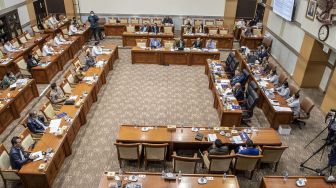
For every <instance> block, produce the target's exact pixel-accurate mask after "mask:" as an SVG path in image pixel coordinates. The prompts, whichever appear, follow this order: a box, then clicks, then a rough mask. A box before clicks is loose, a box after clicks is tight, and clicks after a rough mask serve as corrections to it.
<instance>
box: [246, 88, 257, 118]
mask: <svg viewBox="0 0 336 188" xmlns="http://www.w3.org/2000/svg"><path fill="white" fill-rule="evenodd" d="M258 100H259V95H258V93H257V92H255V91H254V90H252V91H249V95H248V97H247V102H246V108H247V110H248V112H247V113H248V115H249V117H252V116H253V109H254V107H255V106H256V104H257V102H258Z"/></svg>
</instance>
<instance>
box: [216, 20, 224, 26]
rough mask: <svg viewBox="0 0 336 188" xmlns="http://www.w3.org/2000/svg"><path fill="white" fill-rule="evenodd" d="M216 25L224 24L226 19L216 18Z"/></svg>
mask: <svg viewBox="0 0 336 188" xmlns="http://www.w3.org/2000/svg"><path fill="white" fill-rule="evenodd" d="M215 22H216V25H217V26H224V20H223V19H216V21H215Z"/></svg>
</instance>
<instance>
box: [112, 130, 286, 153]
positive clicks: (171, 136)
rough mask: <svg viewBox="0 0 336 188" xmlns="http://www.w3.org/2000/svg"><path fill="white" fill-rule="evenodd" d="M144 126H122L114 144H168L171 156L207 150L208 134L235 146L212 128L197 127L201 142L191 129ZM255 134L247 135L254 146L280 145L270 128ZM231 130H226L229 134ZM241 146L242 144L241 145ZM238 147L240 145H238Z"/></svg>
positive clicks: (274, 132) (278, 139) (278, 138)
mask: <svg viewBox="0 0 336 188" xmlns="http://www.w3.org/2000/svg"><path fill="white" fill-rule="evenodd" d="M142 127H145V126H136V125H122V126H120V128H119V133H118V137H117V139H116V142H124V143H168V144H169V153H168V154H169V156H171V155H172V154H173V151H175V150H177V149H194V150H199V149H202V150H205V149H208V148H209V147H210V146H211V145H212V144H213V142H210V141H208V139H207V136H208V134H216V136H217V138H218V139H221V140H222V142H223V144H225V145H231V144H233V145H237V144H236V143H234V142H233V140H231V137H230V138H229V137H226V136H222V135H220V134H219V132H217V131H215V130H214V129H213V128H211V129H208V128H207V127H199V128H202V130H199V131H198V132H200V133H202V134H204V138H203V140H202V141H199V140H196V139H195V135H196V132H193V131H192V130H191V127H190V126H189V127H183V128H181V127H180V126H178V127H177V128H176V130H175V131H169V130H168V129H167V127H166V126H158V127H157V128H155V127H153V129H150V130H148V131H147V132H143V131H142V130H141V128H142ZM236 130H238V131H242V130H244V128H241V127H239V128H236ZM257 130H258V131H256V133H254V134H252V133H250V134H249V137H250V139H251V140H252V141H253V143H254V144H255V145H268V146H269V145H274V146H280V145H282V143H281V140H280V137H279V136H278V134H277V132H276V131H275V130H273V129H271V128H259V129H257ZM230 131H231V129H229V128H228V131H226V132H230ZM242 144H243V143H242ZM238 145H240V144H238Z"/></svg>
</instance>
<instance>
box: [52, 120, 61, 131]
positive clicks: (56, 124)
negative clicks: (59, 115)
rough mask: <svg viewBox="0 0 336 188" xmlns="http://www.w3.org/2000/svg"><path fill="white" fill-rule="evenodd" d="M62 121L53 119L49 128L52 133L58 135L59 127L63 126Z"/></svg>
mask: <svg viewBox="0 0 336 188" xmlns="http://www.w3.org/2000/svg"><path fill="white" fill-rule="evenodd" d="M61 122H62V119H53V120H51V121H50V124H49V128H50V133H56V132H57V130H58V128H59V126H60V125H61Z"/></svg>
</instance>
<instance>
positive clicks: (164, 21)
mask: <svg viewBox="0 0 336 188" xmlns="http://www.w3.org/2000/svg"><path fill="white" fill-rule="evenodd" d="M162 24H165V25H166V24H173V19H171V18H170V17H169V16H166V17H165V18H163V20H162Z"/></svg>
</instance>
